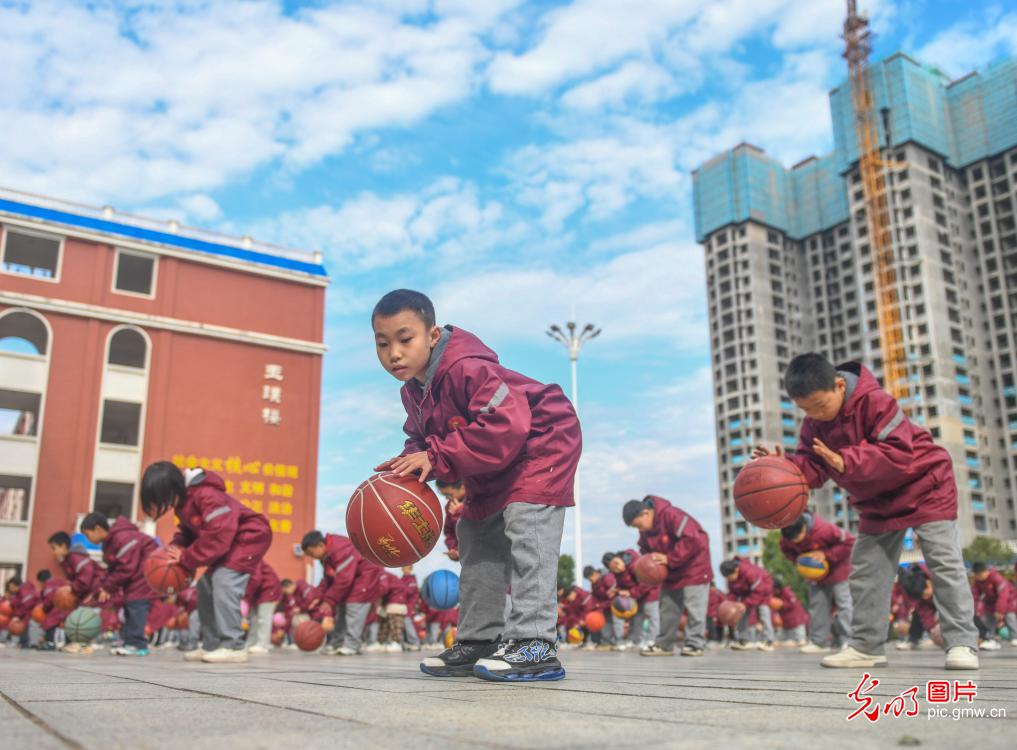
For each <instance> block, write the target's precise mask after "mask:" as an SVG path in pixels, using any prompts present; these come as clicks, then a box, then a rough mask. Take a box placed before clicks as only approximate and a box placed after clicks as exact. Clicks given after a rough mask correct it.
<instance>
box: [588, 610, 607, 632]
mask: <svg viewBox="0 0 1017 750" xmlns="http://www.w3.org/2000/svg"><path fill="white" fill-rule="evenodd" d="M583 624H584V625H586V629H587V630H589V631H590V632H591V633H599V632H600V631H601V630H603V629H604V625H606V624H607V620H605V619H604V613H603V612H601V611H599V610H594V611H593V612H590V613H588V614H587V615H586V617H585V618H584V619H583Z"/></svg>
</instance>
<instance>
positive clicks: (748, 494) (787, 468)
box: [734, 456, 809, 529]
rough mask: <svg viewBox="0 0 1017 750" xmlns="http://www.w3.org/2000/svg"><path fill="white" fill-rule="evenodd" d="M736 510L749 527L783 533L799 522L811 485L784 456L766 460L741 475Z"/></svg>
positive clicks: (755, 461) (741, 472)
mask: <svg viewBox="0 0 1017 750" xmlns="http://www.w3.org/2000/svg"><path fill="white" fill-rule="evenodd" d="M734 500H735V507H737V508H738V511H739V512H740V513H741V514H742V517H744V518H745V520H746V521H748V522H749V523H751V524H753V525H755V526H758V527H760V528H762V529H782V528H784V527H785V526H788V525H789V524H791V523H793V522H794V521H796V520H798V517H799V516H801V514H802V513H803V512H804V511H805V506H806V505H807V504H808V502H809V485H808V482H806V481H805V475H803V474H802V472H801V471H800V470H799V468H798V467H797V466H795V465H794V463H792V462H791V461H789V460H788V459H786V458H784V457H783V456H763V457H762V458H757V459H756V460H754V461H752V462H750V463H749V464H748V465H747V466H746V467H745V468H744V469H742V470H741V471H739V472H738V477H737V478H736V479H735V483H734Z"/></svg>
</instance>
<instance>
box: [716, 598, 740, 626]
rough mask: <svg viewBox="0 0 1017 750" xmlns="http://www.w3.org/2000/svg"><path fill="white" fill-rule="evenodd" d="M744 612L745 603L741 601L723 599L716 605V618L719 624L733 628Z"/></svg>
mask: <svg viewBox="0 0 1017 750" xmlns="http://www.w3.org/2000/svg"><path fill="white" fill-rule="evenodd" d="M744 614H745V605H744V604H742V603H741V602H732V601H723V602H721V603H720V604H719V605H718V606H717V620H718V621H719V622H720V624H721V625H723V626H725V627H728V628H733V627H734V626H735V625H737V624H738V623H739V622H740V621H741V619H742V616H743V615H744Z"/></svg>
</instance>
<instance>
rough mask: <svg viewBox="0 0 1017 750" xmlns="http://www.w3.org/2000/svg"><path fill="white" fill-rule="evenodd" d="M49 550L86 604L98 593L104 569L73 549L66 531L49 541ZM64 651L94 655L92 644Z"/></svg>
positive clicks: (74, 645)
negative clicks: (87, 600)
mask: <svg viewBox="0 0 1017 750" xmlns="http://www.w3.org/2000/svg"><path fill="white" fill-rule="evenodd" d="M48 543H49V549H50V552H52V553H53V558H54V559H55V560H56V561H57V563H58V564H59V565H60V569H61V570H62V571H63V573H64V575H65V576H67V580H68V581H69V582H70V585H71V591H73V592H74V595H75V596H77V597H78V601H80V602H84V601H85V600H86V599H88V598H89V597H90V596H92V595H93V594H96V593H98V587H99V581H100V580H101V579H102V568H100V567H99V566H98V565H97V564H96V562H95V560H93V559H92V558H91V557H89V556H88V554H87V553H86V552H85V551H84V549H83V548H82V547H77V548H76V549H74V550H72V549H71V537H70V535H69V534H68V533H67V532H66V531H57V532H55V533H54V534H53V535H52V536H50V538H49V540H48ZM63 651H65V652H67V653H71V654H90V653H92V646H91V644H87V643H66V644H64V647H63Z"/></svg>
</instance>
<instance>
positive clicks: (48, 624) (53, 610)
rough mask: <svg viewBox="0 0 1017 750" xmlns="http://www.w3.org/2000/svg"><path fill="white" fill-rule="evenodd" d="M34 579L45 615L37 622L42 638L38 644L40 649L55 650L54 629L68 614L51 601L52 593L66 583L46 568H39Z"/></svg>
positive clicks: (61, 623)
mask: <svg viewBox="0 0 1017 750" xmlns="http://www.w3.org/2000/svg"><path fill="white" fill-rule="evenodd" d="M35 580H37V581H38V582H39V586H40V590H39V599H40V601H41V602H42V611H43V612H44V613H45V616H44V617H43V619H42V622H41V623H39V624H40V626H41V627H42V632H43V639H42V643H40V644H39V650H40V651H55V650H56V629H57V628H58V627H60V626H61V625H63V624H64V620H66V619H67V615H68V614H70V613H69V612H66V611H64V610H62V609H60V608H59V607H57V606H56V604H54V603H53V595H54V594H55V593H56V592H57V590H58V589H62V588H63V587H64V586H66V585H67V581H65V580H64V579H63V578H56V577H55V576H53V574H52V573H50V572H49V571H48V570H45V569H43V570H40V571H39V572H38V573H36V574H35Z"/></svg>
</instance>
